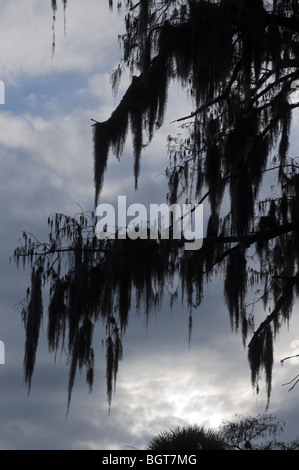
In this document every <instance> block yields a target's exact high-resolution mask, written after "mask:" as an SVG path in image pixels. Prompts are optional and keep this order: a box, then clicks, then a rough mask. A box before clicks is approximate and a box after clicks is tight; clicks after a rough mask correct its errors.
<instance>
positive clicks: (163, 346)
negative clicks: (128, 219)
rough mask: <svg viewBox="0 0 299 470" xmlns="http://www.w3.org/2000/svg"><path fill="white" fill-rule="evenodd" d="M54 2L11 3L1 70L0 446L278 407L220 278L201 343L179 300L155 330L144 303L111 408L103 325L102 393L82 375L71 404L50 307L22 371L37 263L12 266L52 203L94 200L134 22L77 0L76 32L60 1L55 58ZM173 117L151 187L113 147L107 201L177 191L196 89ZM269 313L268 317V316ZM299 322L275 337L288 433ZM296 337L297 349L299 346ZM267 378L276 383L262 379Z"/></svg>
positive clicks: (6, 5)
mask: <svg viewBox="0 0 299 470" xmlns="http://www.w3.org/2000/svg"><path fill="white" fill-rule="evenodd" d="M50 3H51V2H50V0H49V1H43V2H41V1H40V0H26V2H24V1H22V0H15V1H14V2H2V4H1V29H0V44H1V46H0V47H1V53H0V79H1V80H2V81H3V82H4V84H5V104H4V105H0V178H1V184H0V204H1V230H0V237H1V238H0V242H1V246H0V250H1V265H0V276H1V282H0V289H1V291H0V292H1V293H0V301H1V308H0V340H2V341H3V342H4V344H5V364H4V365H0V423H1V426H0V449H16V450H21V449H26V450H29V449H34V450H38V449H66V450H67V449H105V450H110V449H111V450H112V449H114V450H115V449H124V448H127V447H128V446H132V447H135V448H139V449H143V448H145V446H146V445H147V443H148V442H149V440H150V439H151V437H153V436H154V435H155V434H157V433H159V432H160V431H162V430H164V429H166V428H168V427H170V426H175V425H184V424H199V425H206V426H207V427H217V426H219V424H220V423H221V422H222V420H232V419H234V416H235V414H242V415H256V414H257V413H258V412H262V411H264V409H265V405H266V394H265V390H264V387H263V386H261V391H260V394H259V395H258V396H257V395H256V394H255V393H254V391H253V390H252V388H251V384H250V371H249V366H248V362H247V351H246V350H244V348H243V346H242V342H241V337H240V335H239V334H235V333H232V332H231V329H230V322H229V316H228V312H227V310H226V307H225V304H224V300H223V284H222V282H221V279H218V280H215V281H214V282H213V283H212V284H211V285H210V286H209V287H208V289H207V290H206V295H205V300H204V302H203V304H202V306H201V307H200V309H199V310H198V311H197V312H194V317H193V331H192V341H191V345H190V347H189V345H188V312H187V310H186V309H185V307H184V306H182V305H181V304H180V303H178V304H176V305H174V307H173V309H172V310H171V309H170V307H169V303H168V301H167V296H166V298H165V302H164V303H163V306H162V309H161V311H159V312H153V315H152V316H151V318H150V321H149V325H148V327H147V328H146V326H145V319H144V317H143V315H142V313H141V314H140V316H136V314H135V312H134V310H132V312H131V317H130V321H129V327H128V330H127V332H126V334H125V337H124V343H123V345H124V358H123V360H122V361H121V363H120V368H119V373H118V379H117V385H116V393H115V395H114V397H113V401H112V407H111V410H110V413H108V405H107V399H106V383H105V351H103V350H102V348H101V341H102V339H104V332H103V331H102V329H101V327H99V328H98V330H97V332H96V336H95V344H94V347H95V350H96V353H97V354H96V374H95V380H94V387H93V392H92V393H91V394H90V393H89V391H88V387H87V385H86V383H85V378H84V376H83V377H81V376H80V375H77V378H76V382H75V386H74V390H73V398H72V402H71V408H70V413H69V415H68V418H67V420H65V413H66V407H67V382H68V366H67V364H66V359H65V357H64V356H63V355H62V356H61V357H57V358H56V362H55V358H54V356H53V355H52V354H49V353H48V348H47V343H46V339H45V337H46V333H47V315H46V314H45V316H44V323H43V332H42V335H41V337H40V343H39V348H38V354H37V363H36V367H35V373H34V376H33V381H32V389H31V392H30V394H29V395H28V394H27V389H26V387H25V385H24V382H23V356H24V342H25V337H24V328H23V325H22V321H21V313H20V309H19V308H18V305H17V304H18V302H20V301H21V300H22V299H23V298H24V296H25V292H26V288H27V286H28V283H29V278H30V271H29V270H25V271H23V270H22V269H20V270H19V271H18V270H17V269H16V267H15V265H14V264H11V265H9V257H10V256H11V255H12V254H13V250H14V248H15V247H16V246H17V241H18V238H19V237H20V235H21V234H22V231H23V230H25V231H29V232H32V233H34V234H35V235H36V236H37V237H38V238H39V239H41V240H45V239H46V236H47V218H48V216H49V215H50V214H51V213H55V212H62V213H66V214H69V215H73V214H74V213H76V212H78V210H79V206H78V204H79V205H80V206H81V207H82V208H83V209H84V210H90V209H93V201H94V187H93V150H92V127H91V121H90V119H96V120H99V121H101V120H106V119H107V118H108V117H109V116H110V114H111V112H112V111H113V108H114V105H115V103H117V100H119V99H120V98H121V92H122V90H124V87H125V84H126V82H125V81H124V83H123V85H122V87H123V88H121V89H120V93H119V95H118V96H117V98H116V101H115V99H114V97H113V95H112V93H111V84H110V75H109V74H110V72H111V70H112V69H113V68H114V67H115V66H116V65H117V63H118V60H119V59H120V57H121V51H120V50H119V47H118V42H117V36H118V34H119V33H121V32H122V31H123V24H122V22H121V19H120V18H119V16H118V15H117V13H116V12H115V13H113V14H111V13H110V12H109V9H108V2H106V1H104V0H102V1H98V0H84V2H83V1H80V0H69V5H68V7H67V14H66V35H64V25H63V8H62V4H61V2H58V11H57V20H56V24H55V33H56V50H55V55H54V58H53V60H52V51H51V43H52V30H51V28H52V12H51V5H50ZM171 96H172V99H171V105H170V107H169V112H168V115H167V116H166V125H165V126H164V127H163V129H161V131H160V132H159V133H158V134H157V136H156V137H155V139H154V141H153V144H152V145H151V146H150V147H149V148H148V149H147V150H146V151H145V153H144V155H143V159H142V163H141V174H140V184H139V187H140V190H139V191H138V192H137V193H135V192H134V177H133V159H132V152H131V147H130V141H129V142H128V145H127V147H126V150H125V154H124V158H122V159H121V161H120V162H118V161H117V160H116V159H115V158H113V157H112V158H110V160H109V166H108V171H107V173H106V180H105V184H104V188H103V193H102V200H105V202H115V201H116V200H117V196H118V195H122V194H125V195H127V197H128V201H129V202H131V201H136V202H140V203H149V202H153V203H159V202H164V197H165V191H166V190H167V186H166V181H165V178H164V176H163V170H164V169H165V166H166V164H167V155H166V151H165V149H166V136H167V135H168V134H169V133H171V132H172V133H173V134H175V133H176V131H177V129H176V127H175V125H172V126H170V125H168V124H167V123H168V122H170V121H171V120H172V119H174V118H175V117H179V116H181V115H182V113H183V112H184V111H186V109H187V110H189V106H190V104H188V103H187V104H186V101H185V96H184V94H183V93H182V91H181V90H179V89H178V88H176V87H173V89H172V95H171ZM263 315H265V314H264V312H261V316H260V318H263ZM297 340H299V333H298V320H296V318H295V315H294V316H293V318H292V319H291V321H290V328H289V331H288V330H287V329H285V328H283V329H282V333H281V335H280V336H279V339H278V340H277V341H276V342H275V364H274V374H273V377H274V380H273V392H272V400H271V403H270V408H269V412H270V413H273V414H275V415H276V416H277V417H278V418H279V419H283V420H285V421H286V427H285V433H284V434H283V435H282V439H283V440H285V441H289V440H291V439H294V438H296V437H297V436H298V434H299V431H298V420H299V409H298V390H299V389H294V390H293V391H292V392H288V391H287V388H286V387H283V386H282V383H284V382H287V381H288V380H290V379H291V378H293V377H294V376H295V375H296V373H297V368H298V364H296V361H295V360H294V361H291V362H289V363H287V364H285V366H284V367H281V366H280V363H279V361H280V359H282V358H283V357H285V356H287V355H290V354H294V353H298V349H299V346H298V345H297V343H295V342H296V341H297ZM295 346H297V350H296V348H295ZM261 385H263V384H262V383H261Z"/></svg>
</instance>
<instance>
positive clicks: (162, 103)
mask: <svg viewBox="0 0 299 470" xmlns="http://www.w3.org/2000/svg"><path fill="white" fill-rule="evenodd" d="M66 3H67V2H66V1H65V2H64V6H66ZM113 3H114V2H113V1H112V0H109V6H110V8H113ZM117 3H118V5H117V6H118V8H120V7H121V3H122V2H117ZM52 6H53V11H54V13H55V11H56V2H52ZM124 7H125V9H126V17H125V25H126V33H125V34H124V35H123V36H122V37H121V43H122V47H123V61H122V62H121V63H120V64H119V67H118V68H117V69H116V70H115V71H114V72H113V75H112V79H113V80H112V83H113V88H114V89H115V90H116V89H117V86H118V83H119V80H120V79H121V76H122V73H123V71H124V70H125V69H128V68H129V70H130V72H131V76H132V80H131V84H130V86H129V87H128V89H127V91H126V93H125V94H124V96H123V98H122V100H121V101H120V103H119V105H118V106H117V107H116V108H115V110H114V112H113V113H112V115H111V116H110V118H108V119H107V120H106V121H105V122H97V121H96V120H95V121H94V124H93V138H94V171H95V172H94V183H95V203H96V204H97V202H98V200H99V195H100V192H101V189H102V185H103V181H104V175H105V171H106V168H107V162H108V157H109V155H110V153H111V152H112V153H115V154H116V156H117V157H118V158H120V157H121V154H122V151H123V149H124V145H125V143H126V142H127V139H128V134H129V132H131V135H132V146H133V152H134V158H135V159H134V169H133V172H134V175H135V187H136V188H137V187H138V177H139V172H140V158H141V156H142V150H143V148H144V147H145V145H149V144H150V142H151V139H152V138H153V136H154V134H155V131H156V130H157V129H159V128H160V127H161V126H162V125H163V120H164V116H165V109H166V106H167V102H168V90H169V85H170V83H171V82H172V81H174V80H176V81H178V82H179V83H180V84H181V85H182V86H183V87H184V88H185V90H186V93H187V94H188V96H190V97H191V99H192V103H193V111H192V112H190V114H189V115H186V116H174V119H175V120H176V122H177V125H178V126H180V130H181V132H183V138H182V136H180V137H178V136H169V137H168V151H169V166H168V168H167V169H166V175H167V177H168V183H169V193H168V195H167V197H168V201H169V203H173V202H178V201H180V200H182V199H183V198H185V199H186V198H188V200H189V201H192V202H193V203H195V202H205V205H206V206H205V211H206V213H207V212H209V220H208V225H207V231H206V236H205V239H204V244H203V248H202V249H201V250H198V251H193V252H190V251H188V252H185V251H184V249H183V248H182V245H181V244H180V243H179V242H178V241H177V240H169V241H166V240H140V239H137V240H134V241H132V240H129V239H126V240H120V239H117V238H116V239H115V240H109V239H106V240H103V241H102V240H98V239H96V237H95V234H94V225H95V216H94V214H93V213H91V214H90V215H87V216H86V215H85V214H81V215H80V216H79V220H78V219H77V218H76V217H66V216H63V215H59V214H56V215H55V216H53V218H50V220H49V224H50V229H51V232H50V237H49V241H48V242H47V243H40V242H38V241H37V240H34V239H33V238H32V237H28V236H27V234H24V243H23V244H22V245H21V246H19V247H18V248H17V249H16V251H15V259H16V261H17V262H18V261H20V260H21V259H22V260H23V262H24V263H26V262H27V261H29V262H31V266H32V284H31V288H30V289H29V290H28V297H27V301H28V302H27V304H25V305H24V309H23V315H24V321H25V326H26V352H25V377H26V381H27V383H28V385H29V386H30V383H31V378H32V373H33V370H34V361H35V354H36V348H37V343H38V333H39V328H38V325H39V321H40V316H41V313H42V300H41V290H42V289H41V288H42V285H43V284H44V283H45V282H46V281H49V282H50V304H49V328H48V337H49V347H50V349H51V350H57V349H58V348H59V347H60V346H61V345H62V344H63V345H64V343H65V340H66V333H67V332H68V342H67V346H68V354H69V357H70V378H69V400H70V397H71V390H72V386H73V383H74V378H75V373H76V370H77V369H78V368H79V369H82V368H83V367H85V368H86V371H87V381H88V383H89V385H90V386H91V385H92V378H93V361H94V357H93V350H92V336H93V328H94V325H95V323H96V322H97V321H98V320H100V319H101V320H102V321H103V322H104V323H105V324H106V327H107V344H106V347H107V354H106V360H107V390H108V400H109V403H110V401H111V396H112V390H113V387H114V386H115V380H116V375H117V370H118V361H119V359H120V358H121V357H122V347H121V338H122V335H123V334H124V332H125V329H126V325H127V322H128V313H129V310H130V308H131V307H132V298H133V297H132V295H133V293H135V294H136V298H137V305H136V308H137V309H140V308H141V306H142V307H144V311H145V315H146V316H148V314H149V312H150V311H151V309H152V308H153V306H157V305H159V302H160V301H161V299H162V296H163V286H164V283H165V281H166V280H167V279H169V277H172V276H174V274H175V273H177V274H178V276H179V279H180V285H179V288H178V291H180V293H182V295H183V297H184V299H185V301H186V304H187V306H188V308H189V310H190V325H191V323H192V322H191V319H192V311H193V310H194V309H196V308H199V307H200V303H201V301H202V298H203V295H204V286H205V285H206V284H207V283H208V282H210V281H211V280H213V278H214V276H216V275H217V274H221V275H222V276H223V285H224V298H225V302H226V305H227V308H228V311H229V315H230V321H231V326H232V329H235V330H241V333H242V341H243V344H244V346H245V345H248V358H249V365H250V369H251V380H252V385H253V386H254V387H256V388H257V389H258V383H259V379H260V377H261V374H262V373H264V374H265V379H266V384H267V399H268V401H269V400H270V396H271V383H272V367H273V347H274V339H275V337H276V335H277V334H278V332H279V330H280V327H281V325H283V324H285V323H288V321H289V318H290V316H291V314H292V306H293V302H294V300H295V298H296V296H297V294H298V288H299V271H298V255H299V248H298V247H299V239H298V198H299V173H298V168H299V166H298V158H297V157H294V156H292V155H290V150H289V138H290V133H291V125H292V116H293V113H294V110H295V109H296V108H297V107H298V105H299V103H298V102H297V101H296V98H295V89H296V83H297V82H296V81H297V80H298V79H299V68H298V65H299V42H298V37H299V36H298V33H299V10H298V8H299V7H298V1H297V0H292V1H291V0H273V2H267V1H262V0H238V1H237V0H218V1H208V0H199V1H195V0H189V1H183V0H181V1H180V0H163V1H162V2H161V1H156V0H147V1H145V0H141V1H137V0H136V1H135V2H134V1H126V2H125V5H124ZM53 43H54V42H53ZM269 173H270V174H271V176H272V179H273V178H275V182H276V185H275V192H273V191H271V188H270V189H269V187H268V186H269V185H268V183H267V175H269ZM263 183H264V185H263ZM261 188H262V189H263V193H261ZM226 195H227V196H228V197H225V196H226ZM227 201H228V206H227V205H226V203H227ZM224 202H225V203H224ZM89 216H90V217H89ZM80 219H81V220H80ZM66 257H68V258H67V259H68V264H67V266H66V267H64V268H62V266H64V263H63V260H64V259H65V258H66ZM252 260H254V262H252ZM154 286H158V288H154ZM255 289H258V292H259V295H258V298H256V296H255V295H254V290H255ZM258 302H260V303H261V304H262V305H263V307H264V309H265V312H266V311H267V310H268V309H269V314H268V315H267V316H265V319H264V321H262V323H260V325H258V326H257V327H256V326H255V324H254V312H255V311H254V307H255V306H256V304H257V303H258Z"/></svg>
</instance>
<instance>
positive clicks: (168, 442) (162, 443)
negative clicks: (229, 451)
mask: <svg viewBox="0 0 299 470" xmlns="http://www.w3.org/2000/svg"><path fill="white" fill-rule="evenodd" d="M225 449H226V443H225V441H224V440H223V439H222V437H221V436H220V435H219V433H217V432H216V431H212V430H211V429H205V428H204V427H203V426H184V427H180V426H178V427H176V428H173V429H169V430H166V431H162V432H161V433H160V434H158V435H157V436H155V437H153V438H152V439H151V441H150V442H149V444H148V446H147V450H225Z"/></svg>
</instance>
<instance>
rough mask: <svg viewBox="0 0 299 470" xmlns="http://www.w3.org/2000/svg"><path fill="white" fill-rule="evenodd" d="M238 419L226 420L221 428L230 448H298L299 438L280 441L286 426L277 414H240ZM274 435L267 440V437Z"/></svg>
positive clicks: (220, 431)
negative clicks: (278, 436)
mask: <svg viewBox="0 0 299 470" xmlns="http://www.w3.org/2000/svg"><path fill="white" fill-rule="evenodd" d="M236 418H237V420H236V421H235V422H233V421H225V422H224V423H223V424H222V426H221V427H220V429H219V433H220V436H221V438H222V439H223V440H224V442H225V443H226V448H227V449H228V450H298V449H299V439H298V437H297V439H295V440H293V441H291V442H289V443H286V442H282V441H278V440H277V439H276V436H277V435H279V434H280V433H281V432H282V431H283V429H284V426H285V423H284V422H283V421H278V420H277V418H276V416H274V415H268V414H267V413H261V414H258V415H257V416H238V415H236ZM267 436H272V439H271V440H269V441H267V440H265V438H266V437H267Z"/></svg>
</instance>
